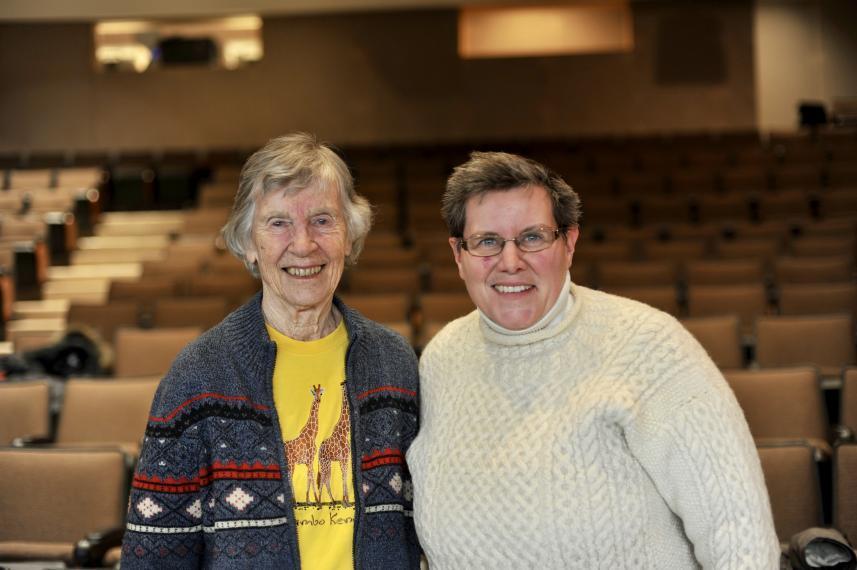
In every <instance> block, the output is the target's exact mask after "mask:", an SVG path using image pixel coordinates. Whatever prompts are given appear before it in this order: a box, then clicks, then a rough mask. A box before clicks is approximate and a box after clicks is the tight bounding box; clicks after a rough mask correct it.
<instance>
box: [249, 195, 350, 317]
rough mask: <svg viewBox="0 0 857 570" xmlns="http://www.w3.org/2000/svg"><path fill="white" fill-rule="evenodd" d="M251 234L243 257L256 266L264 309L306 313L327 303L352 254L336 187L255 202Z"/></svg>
mask: <svg viewBox="0 0 857 570" xmlns="http://www.w3.org/2000/svg"><path fill="white" fill-rule="evenodd" d="M250 235H251V244H250V246H249V247H248V248H247V251H246V256H247V259H248V260H249V261H251V262H255V263H257V264H258V267H259V276H260V277H261V279H262V295H263V298H264V300H265V303H266V304H268V305H269V306H272V307H275V308H277V309H292V310H305V309H312V308H318V307H323V306H324V305H325V303H329V302H330V301H331V299H332V298H333V292H334V290H335V289H336V286H337V285H338V284H339V280H340V278H341V277H342V271H343V269H344V268H345V256H346V255H348V254H349V253H350V252H351V241H350V240H349V239H348V229H347V225H346V220H345V214H344V211H343V207H342V204H341V203H340V198H339V192H338V191H337V189H336V188H335V187H333V186H324V187H319V186H310V187H308V188H304V189H301V190H297V191H295V190H275V191H273V192H268V193H267V194H266V195H264V196H262V197H260V198H259V199H258V200H257V201H256V211H255V213H254V215H253V225H252V230H251V234H250Z"/></svg>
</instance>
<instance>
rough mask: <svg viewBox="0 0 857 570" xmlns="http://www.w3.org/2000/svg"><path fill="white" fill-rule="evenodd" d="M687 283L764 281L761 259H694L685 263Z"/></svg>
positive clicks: (721, 283)
mask: <svg viewBox="0 0 857 570" xmlns="http://www.w3.org/2000/svg"><path fill="white" fill-rule="evenodd" d="M684 274H685V279H686V281H687V283H688V285H741V284H759V283H764V282H765V264H764V262H763V261H762V260H761V259H694V260H690V261H688V262H687V263H686V264H685V271H684Z"/></svg>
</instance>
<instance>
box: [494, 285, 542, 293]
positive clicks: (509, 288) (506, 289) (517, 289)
mask: <svg viewBox="0 0 857 570" xmlns="http://www.w3.org/2000/svg"><path fill="white" fill-rule="evenodd" d="M493 287H494V290H495V291H497V292H498V293H523V292H524V291H527V290H529V289H532V288H533V286H532V285H500V284H497V285H494V286H493Z"/></svg>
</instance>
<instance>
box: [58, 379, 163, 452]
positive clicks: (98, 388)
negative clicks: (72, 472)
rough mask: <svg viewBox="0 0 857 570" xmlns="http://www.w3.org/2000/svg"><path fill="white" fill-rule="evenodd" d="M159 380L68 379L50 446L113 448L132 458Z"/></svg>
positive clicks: (138, 444) (143, 430) (137, 446)
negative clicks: (54, 437) (110, 446)
mask: <svg viewBox="0 0 857 570" xmlns="http://www.w3.org/2000/svg"><path fill="white" fill-rule="evenodd" d="M159 380H160V377H150V378H113V379H97V380H93V379H87V378H72V379H69V380H68V381H67V382H66V385H65V393H64V398H63V404H62V410H61V411H60V415H59V422H58V423H57V433H56V439H55V441H54V443H56V444H57V445H60V446H63V447H84V446H85V447H98V446H102V447H103V446H104V445H108V444H109V445H115V446H118V447H120V448H121V449H122V450H123V451H124V452H125V453H126V454H128V456H129V457H136V456H137V454H138V453H139V449H140V443H141V442H142V440H143V435H144V432H145V429H146V420H147V418H148V417H149V410H150V409H151V407H152V399H153V398H154V396H155V389H156V388H157V387H158V382H159Z"/></svg>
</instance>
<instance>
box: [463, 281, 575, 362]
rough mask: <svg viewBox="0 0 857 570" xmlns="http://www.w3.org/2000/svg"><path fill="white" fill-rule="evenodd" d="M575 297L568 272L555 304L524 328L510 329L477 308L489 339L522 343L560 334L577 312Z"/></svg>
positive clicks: (509, 343) (484, 332)
mask: <svg viewBox="0 0 857 570" xmlns="http://www.w3.org/2000/svg"><path fill="white" fill-rule="evenodd" d="M574 297H575V292H574V286H573V285H572V283H571V277H570V276H569V275H568V274H566V276H565V284H564V285H563V288H562V290H561V292H560V294H559V295H558V296H557V299H556V301H555V302H554V304H553V306H552V307H551V308H550V309H549V310H548V312H547V313H545V314H544V316H542V318H541V319H539V320H538V322H536V323H535V324H533V325H531V326H529V327H527V328H526V329H523V330H510V329H507V328H505V327H503V326H501V325H499V324H497V323H495V322H494V321H492V320H491V319H490V318H488V316H487V315H485V313H483V312H482V311H480V310H478V309H477V312H478V313H479V322H480V328H481V329H482V332H483V334H485V337H486V338H487V339H488V340H491V341H494V342H496V343H498V344H506V345H521V344H530V343H533V342H537V341H539V340H542V339H545V338H549V337H552V336H554V335H556V334H558V333H559V332H560V331H562V330H564V329H565V328H566V327H567V326H568V323H569V322H570V321H571V318H572V315H573V313H574V312H576V311H575V308H576V307H575V305H576V303H575V298H574Z"/></svg>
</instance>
